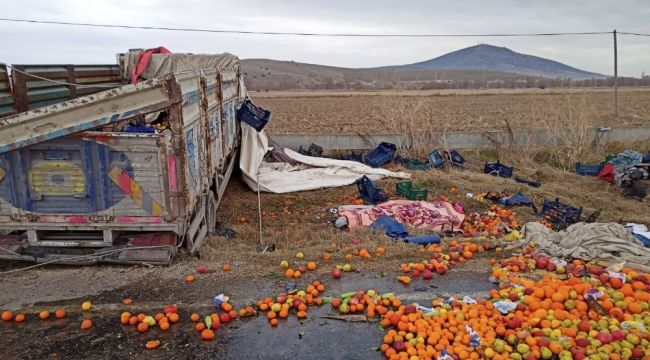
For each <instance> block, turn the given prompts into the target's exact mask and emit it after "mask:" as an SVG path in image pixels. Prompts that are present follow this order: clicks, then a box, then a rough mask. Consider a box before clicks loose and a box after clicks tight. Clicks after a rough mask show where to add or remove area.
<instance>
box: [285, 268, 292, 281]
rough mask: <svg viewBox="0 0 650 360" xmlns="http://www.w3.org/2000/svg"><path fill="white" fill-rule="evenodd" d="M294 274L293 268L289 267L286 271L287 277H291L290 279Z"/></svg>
mask: <svg viewBox="0 0 650 360" xmlns="http://www.w3.org/2000/svg"><path fill="white" fill-rule="evenodd" d="M293 274H294V271H293V269H287V270H286V271H285V272H284V276H285V277H287V278H289V279H291V278H293Z"/></svg>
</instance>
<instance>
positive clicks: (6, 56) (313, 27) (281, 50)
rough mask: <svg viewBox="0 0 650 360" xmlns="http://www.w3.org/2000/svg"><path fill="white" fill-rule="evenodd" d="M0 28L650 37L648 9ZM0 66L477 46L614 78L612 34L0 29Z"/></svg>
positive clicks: (420, 53) (358, 59) (623, 56)
mask: <svg viewBox="0 0 650 360" xmlns="http://www.w3.org/2000/svg"><path fill="white" fill-rule="evenodd" d="M2 8H3V11H2V13H1V15H0V17H7V18H27V19H37V20H51V21H69V22H87V23H110V24H123V25H143V26H165V27H192V28H213V29H236V30H249V31H281V32H326V33H441V34H443V33H444V34H454V33H455V34H459V33H522V32H525V33H529V32H583V31H610V30H612V29H618V30H619V31H628V32H642V33H650V21H649V19H650V3H649V2H648V1H644V0H635V1H611V0H609V1H603V0H589V1H587V0H581V1H576V0H571V1H566V0H563V1H556V0H545V1H533V0H530V1H527V0H519V1H516V0H510V1H489V2H488V1H465V0H454V1H448V0H447V1H404V0H403V1H395V0H373V1H354V0H347V1H338V0H313V1H304V0H302V1H301V0H296V1H274V0H260V1H257V0H256V1H233V0H231V1H228V2H226V1H215V0H181V1H179V0H79V1H77V0H56V1H42V0H18V1H16V0H12V1H3V4H2ZM0 40H1V41H2V46H1V47H0V61H2V62H6V63H9V64H21V63H41V64H43V63H76V64H84V63H86V64H88V63H114V62H115V54H116V53H118V52H122V51H125V50H127V49H129V48H148V47H155V46H160V45H163V46H165V47H167V48H168V49H170V50H171V51H173V52H193V53H220V52H230V53H233V54H235V55H238V56H239V57H240V58H271V59H278V60H295V61H300V62H309V63H316V64H325V65H335V66H346V67H372V66H382V65H396V64H405V63H413V62H417V61H423V60H427V59H430V58H434V57H437V56H439V55H442V54H444V53H447V52H450V51H454V50H458V49H461V48H464V47H467V46H472V45H476V44H479V43H487V44H493V45H498V46H506V47H508V48H510V49H512V50H514V51H518V52H523V53H527V54H532V55H537V56H542V57H546V58H550V59H553V60H557V61H560V62H563V63H566V64H568V65H571V66H575V67H578V68H581V69H583V70H587V71H593V72H598V73H602V74H612V73H613V50H612V36H611V35H590V36H566V37H534V38H485V37H483V38H328V37H298V36H266V35H232V34H206V33H188V32H170V31H150V30H127V29H105V28H88V27H77V26H60V25H36V24H19V23H8V22H0ZM642 71H646V73H650V37H632V36H624V35H619V74H622V75H625V76H636V77H638V76H640V74H641V72H642Z"/></svg>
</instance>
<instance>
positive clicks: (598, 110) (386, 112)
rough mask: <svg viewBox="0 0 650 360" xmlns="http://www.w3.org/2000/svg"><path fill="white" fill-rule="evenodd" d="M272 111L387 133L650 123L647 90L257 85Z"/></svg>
mask: <svg viewBox="0 0 650 360" xmlns="http://www.w3.org/2000/svg"><path fill="white" fill-rule="evenodd" d="M251 96H252V97H253V99H254V101H255V102H256V104H259V105H261V106H262V107H264V108H267V109H269V110H271V112H272V114H273V115H272V116H273V117H272V121H271V122H270V123H269V125H268V127H267V129H268V131H269V132H271V133H310V134H314V133H339V132H341V133H386V132H403V131H405V130H407V129H404V128H403V124H404V123H408V122H415V123H416V124H415V125H413V128H409V129H408V131H434V132H436V131H437V132H445V131H447V132H448V131H487V130H501V129H503V127H504V124H505V123H506V121H507V122H508V123H509V124H510V126H511V127H512V129H514V130H517V129H528V128H549V127H562V126H564V127H569V126H574V125H575V124H574V123H575V122H576V121H578V122H580V123H581V125H582V126H585V125H589V126H641V125H644V126H645V125H648V124H649V123H650V89H645V88H633V89H632V88H625V89H621V90H620V92H619V117H618V118H614V116H613V114H614V98H613V93H612V91H611V89H605V90H604V89H545V90H541V89H525V90H442V91H384V92H381V91H378V92H349V91H348V92H336V91H314V92H268V93H267V92H258V93H252V94H251Z"/></svg>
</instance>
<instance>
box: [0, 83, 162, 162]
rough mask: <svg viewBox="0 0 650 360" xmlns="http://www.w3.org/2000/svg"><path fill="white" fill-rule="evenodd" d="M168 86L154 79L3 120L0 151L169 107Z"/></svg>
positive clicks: (0, 130) (0, 131)
mask: <svg viewBox="0 0 650 360" xmlns="http://www.w3.org/2000/svg"><path fill="white" fill-rule="evenodd" d="M167 88H168V87H167V84H166V80H165V79H152V80H148V81H145V82H141V83H139V84H136V85H126V86H122V87H120V88H115V89H111V90H108V91H103V92H101V93H97V94H93V95H88V96H84V97H80V98H77V99H74V100H68V101H65V102H62V103H58V104H54V105H50V106H46V107H43V108H40V109H36V110H32V111H29V112H25V113H20V114H17V115H13V116H10V117H7V118H3V119H0V153H5V152H8V151H11V150H14V149H18V148H21V147H25V146H28V145H32V144H37V143H40V142H44V141H47V140H52V139H55V138H58V137H61V136H65V135H69V134H73V133H78V132H82V131H87V130H91V129H94V128H97V127H100V126H103V125H107V124H110V123H114V122H117V121H121V120H126V119H129V118H133V117H136V116H139V115H143V114H147V113H150V112H154V111H159V110H163V109H166V108H168V107H169V106H170V104H171V102H170V98H169V94H168V93H167ZM134 94H137V95H138V96H131V95H134Z"/></svg>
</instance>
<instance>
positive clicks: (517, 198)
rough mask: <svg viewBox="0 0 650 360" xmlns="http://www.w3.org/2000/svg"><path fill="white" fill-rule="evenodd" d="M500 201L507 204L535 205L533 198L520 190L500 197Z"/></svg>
mask: <svg viewBox="0 0 650 360" xmlns="http://www.w3.org/2000/svg"><path fill="white" fill-rule="evenodd" d="M499 203H500V204H503V205H505V206H522V205H525V206H534V205H535V203H534V202H533V200H531V199H529V198H528V197H527V196H526V195H524V194H522V193H521V192H518V193H516V194H514V195H512V196H504V197H502V198H500V199H499Z"/></svg>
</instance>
